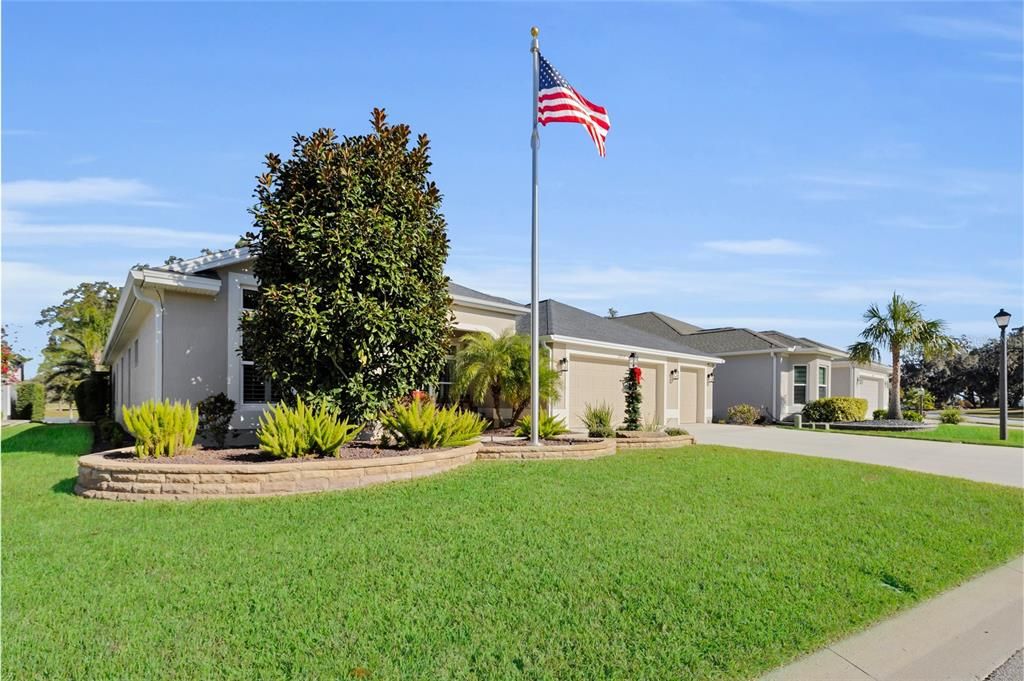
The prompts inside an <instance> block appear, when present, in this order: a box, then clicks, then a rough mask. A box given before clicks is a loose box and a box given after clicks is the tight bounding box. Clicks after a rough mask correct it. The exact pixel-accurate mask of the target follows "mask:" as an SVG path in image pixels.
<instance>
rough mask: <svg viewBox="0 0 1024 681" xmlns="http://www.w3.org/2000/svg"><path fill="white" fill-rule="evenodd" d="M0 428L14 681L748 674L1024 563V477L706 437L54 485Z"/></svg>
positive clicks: (78, 440) (68, 478)
mask: <svg viewBox="0 0 1024 681" xmlns="http://www.w3.org/2000/svg"><path fill="white" fill-rule="evenodd" d="M88 443H89V436H88V432H87V431H86V430H85V429H84V428H82V427H79V426H40V425H31V426H22V427H18V428H17V429H12V430H11V431H9V432H8V431H4V433H3V456H2V457H0V461H2V469H3V470H2V472H3V483H4V484H3V510H4V513H3V519H2V522H3V527H2V529H3V560H4V564H3V565H4V583H3V587H4V599H3V613H2V614H3V618H2V627H3V631H2V636H3V641H4V667H5V676H7V677H10V678H61V677H65V678H66V677H77V678H147V679H149V678H207V677H218V678H238V679H250V678H338V679H341V678H352V677H353V676H360V675H361V674H362V672H358V671H357V672H355V673H354V672H353V670H357V669H359V668H361V669H365V670H368V672H369V674H370V677H369V678H372V679H419V678H422V679H443V678H486V679H494V678H498V679H501V678H551V679H556V678H557V679H596V678H615V679H636V678H649V679H663V678H685V679H703V678H712V679H719V678H728V679H736V678H751V677H755V676H757V675H759V674H760V673H762V672H764V671H766V670H768V669H770V668H772V667H775V666H777V665H779V664H781V663H784V662H786V661H788V660H790V659H792V658H793V657H794V656H796V655H798V654H800V653H804V652H808V651H811V650H814V649H817V648H819V647H820V646H822V645H824V644H826V643H827V642H829V641H830V640H833V639H835V638H837V637H840V636H842V635H844V634H846V633H849V632H851V631H854V630H857V629H860V628H863V627H864V626H866V625H868V624H870V623H871V622H873V621H875V620H878V619H879V618H882V617H885V616H887V615H890V614H891V613H893V612H895V611H897V610H899V609H901V608H905V607H908V606H910V605H912V604H914V603H916V602H918V601H920V600H922V599H924V598H927V597H929V596H931V595H934V594H936V593H937V592H939V591H941V590H943V589H946V588H948V587H951V586H953V585H955V584H957V583H959V582H960V581H962V580H964V579H965V578H967V577H969V576H970V575H973V574H975V573H978V572H979V571H982V570H984V569H986V568H989V567H991V566H994V565H997V564H999V563H1001V562H1003V561H1005V560H1007V559H1009V558H1011V557H1012V556H1014V555H1017V554H1019V553H1020V552H1021V551H1022V548H1024V547H1022V541H1024V540H1022V537H1021V533H1020V527H1021V523H1022V522H1024V503H1022V502H1024V500H1022V495H1021V491H1020V490H1016V489H1010V488H1003V487H996V486H992V485H982V484H977V483H971V482H966V481H959V480H954V479H949V478H940V477H933V476H927V475H922V474H916V473H910V472H905V471H898V470H895V469H888V468H880V467H872V466H865V465H860V464H853V463H848V462H842V461H831V460H825V459H814V458H809V457H800V456H786V455H779V454H769V453H759V452H751V451H745V450H738V449H730V448H726V447H710V446H698V447H689V448H683V449H679V450H674V451H662V452H647V453H636V454H622V455H617V456H613V457H608V458H605V459H597V460H593V461H567V462H518V463H514V462H477V463H474V464H471V465H469V466H467V467H465V468H462V469H460V470H458V471H454V472H451V473H447V474H443V475H441V476H438V477H435V478H430V479H424V480H419V481H413V482H408V483H398V484H391V485H386V486H381V487H375V488H368V489H363V490H354V491H349V492H341V493H328V494H319V495H311V496H299V497H283V498H277V499H262V500H249V501H226V500H225V501H210V502H197V503H173V502H169V503H157V502H145V503H136V504H132V503H123V502H122V503H119V502H104V501H96V500H85V499H79V498H77V497H74V496H73V495H71V494H70V493H69V492H70V490H71V487H72V485H73V476H74V475H75V458H74V455H76V454H78V453H80V452H82V451H84V450H85V448H86V447H87V446H88Z"/></svg>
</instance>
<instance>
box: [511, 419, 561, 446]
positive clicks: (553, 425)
mask: <svg viewBox="0 0 1024 681" xmlns="http://www.w3.org/2000/svg"><path fill="white" fill-rule="evenodd" d="M568 432H569V429H568V428H567V427H566V425H565V421H563V420H562V419H560V418H559V419H556V418H555V417H554V416H551V415H550V414H541V415H540V421H538V423H537V437H539V438H541V439H544V440H550V439H551V438H553V437H555V436H556V435H563V434H565V433H568ZM516 435H518V436H519V437H530V417H529V416H524V417H523V418H521V419H519V423H518V424H516Z"/></svg>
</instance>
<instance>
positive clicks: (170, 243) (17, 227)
mask: <svg viewBox="0 0 1024 681" xmlns="http://www.w3.org/2000/svg"><path fill="white" fill-rule="evenodd" d="M3 234H4V246H33V247H38V246H82V245H94V244H111V245H116V246H118V247H119V248H123V249H131V248H135V249H142V248H145V249H163V248H167V249H169V248H192V249H194V250H197V251H198V250H199V249H202V248H218V247H228V246H231V245H232V244H234V243H235V241H236V240H237V239H238V235H232V234H225V233H223V232H211V231H203V230H188V229H173V228H169V227H150V226H140V225H117V224H104V223H64V224H54V223H39V222H33V221H31V219H30V218H29V216H27V215H26V214H24V213H21V212H17V211H9V210H5V211H3Z"/></svg>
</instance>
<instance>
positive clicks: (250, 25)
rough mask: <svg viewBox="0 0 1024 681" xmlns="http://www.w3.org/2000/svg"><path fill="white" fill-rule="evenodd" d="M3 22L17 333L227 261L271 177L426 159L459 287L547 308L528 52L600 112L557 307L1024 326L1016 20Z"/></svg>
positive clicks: (562, 230)
mask: <svg viewBox="0 0 1024 681" xmlns="http://www.w3.org/2000/svg"><path fill="white" fill-rule="evenodd" d="M3 18H4V20H3V36H2V37H3V55H2V56H3V73H2V76H3V103H2V113H3V121H2V123H3V125H2V129H3V137H2V142H3V147H2V162H3V197H2V200H3V204H2V208H3V225H2V229H3V233H2V234H3V254H2V262H3V275H2V280H3V292H2V296H3V322H4V324H6V325H7V326H8V327H9V328H10V329H11V330H13V331H14V332H15V334H16V336H17V338H18V345H19V346H20V347H21V348H22V349H24V350H27V351H29V352H30V353H35V352H37V351H38V350H39V349H40V347H41V346H42V345H43V343H44V340H45V336H44V334H43V332H42V331H41V330H39V329H37V328H35V327H34V326H33V324H32V322H33V321H34V320H35V319H36V318H37V317H38V312H39V310H40V309H41V308H42V307H45V306H46V305H49V304H52V303H54V302H56V301H57V300H59V299H60V293H61V291H63V290H64V289H65V288H69V287H71V286H73V285H75V284H76V283H78V282H80V281H83V280H95V279H107V280H109V281H111V282H114V283H116V284H118V285H120V284H122V283H123V281H124V278H125V275H126V273H127V270H128V268H129V267H131V266H132V265H133V264H135V263H140V262H145V263H150V264H159V263H162V262H163V260H164V259H165V258H166V257H167V256H168V255H171V254H175V255H180V256H189V255H194V254H197V253H198V252H199V250H200V249H201V248H203V247H210V248H220V247H227V246H231V245H232V244H233V243H234V241H235V240H236V239H237V237H238V236H239V235H240V234H242V233H243V232H245V231H246V229H247V228H248V227H249V224H250V223H249V216H248V214H247V212H246V209H247V208H248V207H249V205H250V204H251V202H252V198H251V196H252V189H253V187H254V184H255V183H254V177H255V175H256V174H258V173H259V172H261V162H262V158H263V156H264V154H266V153H267V152H269V151H275V152H279V153H286V152H287V151H288V150H289V148H290V138H291V135H293V134H294V133H296V132H309V131H311V130H313V129H315V128H317V127H321V126H329V127H333V128H335V129H336V130H338V131H339V133H342V134H345V133H352V134H354V133H362V132H365V131H367V130H368V127H369V126H368V123H367V121H368V118H369V112H370V110H371V108H372V107H374V106H382V107H385V108H386V109H387V110H388V112H389V114H390V116H391V118H392V120H395V121H403V122H407V123H409V124H410V125H411V126H412V127H413V129H414V131H415V132H421V131H422V132H426V133H427V134H429V136H430V138H431V140H432V146H433V159H434V179H435V180H436V182H437V183H438V185H439V186H440V188H441V189H442V191H443V193H444V195H445V202H444V212H445V214H446V216H447V218H448V223H449V236H450V238H451V242H452V250H451V257H450V259H449V267H448V270H449V274H450V275H451V276H452V277H453V278H454V279H455V280H457V281H459V282H460V283H462V284H465V285H467V286H471V287H475V288H479V289H482V290H484V291H488V292H491V293H494V294H498V295H505V296H508V297H512V298H516V299H519V300H523V301H526V300H527V298H528V295H529V229H530V204H529V200H530V196H529V191H530V149H529V133H530V83H531V72H530V56H529V51H528V50H529V27H530V25H531V24H537V25H539V26H540V28H541V35H540V39H541V50H542V51H543V53H544V54H545V56H546V57H547V58H548V59H549V60H550V61H551V63H552V64H553V65H555V67H556V68H558V69H559V70H560V71H561V72H562V73H563V74H564V75H565V76H566V77H567V78H568V79H569V81H570V82H571V83H573V85H574V86H576V87H577V88H578V89H579V90H580V91H582V92H583V93H584V94H585V95H586V96H587V97H588V98H589V99H591V100H592V101H595V102H597V103H599V104H602V105H604V106H606V107H607V108H608V111H609V115H610V116H611V120H612V130H611V133H610V134H609V136H608V142H607V145H608V156H607V158H604V159H601V158H599V157H598V155H597V153H596V151H595V150H594V148H593V145H592V143H591V141H590V140H589V138H588V137H587V135H586V133H585V132H584V130H583V129H582V128H581V127H579V126H569V125H556V126H549V127H548V128H547V129H545V130H543V131H542V139H541V229H542V279H541V293H542V296H543V297H553V298H556V299H559V300H561V301H563V302H566V303H569V304H572V305H577V306H579V307H583V308H585V309H588V310H591V311H593V312H597V313H602V314H603V313H605V312H606V311H607V309H608V308H609V307H615V308H616V309H618V310H619V312H620V313H623V314H626V313H631V312H639V311H643V310H648V309H656V310H660V311H663V312H665V313H667V314H670V315H673V316H676V317H679V318H681V319H684V320H687V321H690V322H693V323H697V324H700V325H703V326H719V325H741V326H750V327H753V328H756V329H768V328H778V329H780V330H784V331H787V332H789V333H793V334H798V335H808V336H812V337H814V338H818V339H820V340H822V341H825V342H829V343H832V344H837V345H842V346H845V345H847V344H849V343H850V342H851V341H852V340H854V338H855V336H856V334H857V332H858V331H859V329H860V328H861V326H862V325H861V323H860V314H861V312H862V311H863V310H864V309H865V308H866V307H867V305H868V304H870V303H871V302H874V301H882V300H883V299H884V298H885V297H886V296H888V295H889V294H890V293H891V292H892V291H893V290H897V291H899V292H901V293H904V294H905V295H908V296H910V297H912V298H914V299H916V300H918V301H920V302H922V303H924V304H925V306H926V311H927V312H928V313H929V314H931V315H933V316H937V317H941V318H943V319H946V320H947V321H948V322H949V324H950V327H951V329H952V331H953V332H955V333H958V334H961V333H962V334H967V335H970V336H973V337H985V336H988V335H993V334H992V331H993V330H994V328H995V327H994V324H993V322H992V315H993V314H994V312H995V311H996V309H998V308H999V307H1000V306H1005V307H1006V308H1007V309H1009V310H1010V311H1011V312H1014V313H1015V314H1016V315H1017V316H1018V317H1019V318H1020V319H1021V320H1024V309H1022V307H1021V305H1020V303H1021V301H1022V295H1024V288H1022V272H1024V261H1022V218H1024V216H1022V188H1021V187H1022V151H1021V150H1022V118H1024V112H1022V108H1024V103H1022V69H1024V63H1022V49H1024V48H1022V16H1021V10H1020V6H1019V4H1018V3H1006V4H999V3H965V4H955V3H908V4H897V3H859V4H838V3H828V4H811V3H804V4H773V3H737V4H725V3H716V4H637V5H618V4H596V5H595V4H583V3H577V4H555V3H545V4H543V5H541V4H536V5H531V4H514V5H505V4H397V3H396V4H379V5H360V4H290V5H277V4H253V3H246V4H243V3H238V4H192V3H183V4H127V3H114V4H106V5H90V4H66V5H46V4H27V3H26V4H20V3H5V4H4V17H3Z"/></svg>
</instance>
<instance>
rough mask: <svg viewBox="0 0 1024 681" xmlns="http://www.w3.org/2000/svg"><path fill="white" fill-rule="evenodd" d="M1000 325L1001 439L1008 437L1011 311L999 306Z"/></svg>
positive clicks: (998, 318) (998, 317)
mask: <svg viewBox="0 0 1024 681" xmlns="http://www.w3.org/2000/svg"><path fill="white" fill-rule="evenodd" d="M995 320H996V326H998V327H999V439H1000V440H1005V439H1006V411H1007V406H1006V402H1007V400H1008V398H1007V394H1006V327H1008V326H1009V325H1010V313H1009V312H1007V311H1006V310H1004V309H1003V308H999V312H996V316H995Z"/></svg>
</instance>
